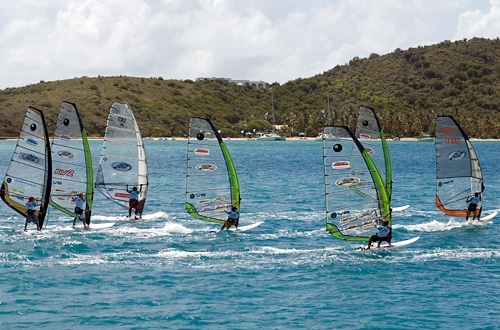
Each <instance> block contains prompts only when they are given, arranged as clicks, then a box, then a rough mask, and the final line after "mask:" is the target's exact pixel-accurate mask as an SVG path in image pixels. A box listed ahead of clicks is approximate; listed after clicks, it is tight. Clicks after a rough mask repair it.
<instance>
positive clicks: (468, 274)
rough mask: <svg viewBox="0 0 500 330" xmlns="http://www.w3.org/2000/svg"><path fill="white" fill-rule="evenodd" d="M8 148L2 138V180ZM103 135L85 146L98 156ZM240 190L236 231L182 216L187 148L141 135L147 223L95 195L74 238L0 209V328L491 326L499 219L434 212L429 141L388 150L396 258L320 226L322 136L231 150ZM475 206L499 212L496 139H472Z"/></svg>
mask: <svg viewBox="0 0 500 330" xmlns="http://www.w3.org/2000/svg"><path fill="white" fill-rule="evenodd" d="M14 145H15V141H1V142H0V175H1V176H2V177H3V175H4V173H5V170H6V168H7V163H8V161H9V160H10V157H11V154H12V151H13V150H14ZM100 145H101V142H100V141H93V142H92V147H93V154H94V161H95V164H97V161H98V157H99V154H100V150H99V148H100ZM227 145H228V148H229V150H230V151H231V154H232V156H233V160H234V161H235V163H236V168H237V170H238V173H239V179H240V183H241V188H242V193H241V194H242V198H243V199H242V204H241V205H242V208H241V213H242V216H241V221H240V222H241V224H247V223H251V222H255V221H264V224H263V225H261V226H260V227H258V228H256V229H254V230H252V231H248V232H244V233H230V232H224V233H221V234H217V235H214V234H211V233H210V231H211V230H216V229H218V226H217V225H214V224H209V223H204V222H200V221H198V220H195V219H192V218H191V217H190V216H189V215H188V214H187V213H186V212H185V210H184V196H185V179H184V177H185V172H184V171H185V164H186V142H185V141H146V147H147V152H148V161H149V168H150V190H149V194H148V201H147V203H146V208H145V215H144V216H143V218H144V220H143V221H141V222H129V221H127V220H125V215H126V213H127V210H124V209H122V208H121V207H120V206H119V205H116V204H113V203H110V202H108V201H106V200H105V199H104V197H102V196H101V195H100V194H96V197H95V199H94V201H95V202H94V212H93V214H94V217H93V223H95V224H97V223H104V222H110V221H115V222H116V224H115V225H114V226H113V227H111V228H108V229H102V230H93V231H92V230H91V231H83V230H72V229H71V219H69V218H68V217H66V216H64V215H63V214H61V213H59V212H57V211H55V210H51V212H50V214H49V222H48V225H47V227H46V228H45V230H44V231H43V232H42V233H41V234H37V233H36V232H35V230H34V228H33V227H31V229H30V232H29V233H28V234H24V233H23V232H22V229H23V225H24V219H22V218H21V217H20V216H19V215H18V214H17V213H14V211H12V210H11V209H10V208H9V207H7V206H6V205H5V204H4V203H1V202H0V212H1V214H2V217H1V219H2V222H1V223H0V242H1V243H0V267H1V282H0V327H3V328H6V329H18V328H33V329H34V328H46V329H88V328H90V327H92V328H94V329H104V328H106V329H108V328H112V329H160V328H164V329H168V328H169V329H194V328H206V329H223V328H224V329H257V328H266V329H304V328H309V329H370V330H371V329H374V328H375V329H408V328H411V329H430V328H436V329H459V328H460V329H498V328H499V326H498V324H499V318H498V310H500V298H499V292H500V265H499V262H500V252H499V250H498V247H499V244H500V239H499V237H498V235H499V223H500V220H499V219H500V216H498V217H497V218H495V219H494V220H493V221H492V222H490V223H488V224H486V225H484V226H474V225H468V224H465V223H464V219H459V218H451V217H448V216H446V215H444V214H441V213H440V212H439V211H438V210H437V208H436V207H435V204H434V196H435V194H434V193H435V191H434V187H435V176H434V171H435V168H434V166H435V165H434V162H435V159H434V145H433V143H424V142H405V141H398V142H390V148H391V155H392V159H393V170H394V194H393V206H399V205H405V204H410V205H411V207H410V208H409V209H408V210H406V211H403V212H399V213H395V214H394V215H393V221H394V234H393V237H394V238H393V239H394V240H403V239H407V238H411V237H414V236H420V237H421V238H420V240H419V241H417V242H416V243H415V244H413V245H411V246H409V247H407V248H401V249H395V250H391V251H373V252H361V251H356V247H357V245H356V244H354V243H349V242H344V241H339V240H336V239H334V238H333V237H331V236H330V235H329V234H327V233H326V231H325V229H324V224H325V219H324V204H325V201H324V196H323V195H324V188H323V168H322V149H321V142H316V141H312V140H309V141H285V142H279V141H278V142H269V141H268V142H264V141H234V140H232V141H227ZM474 146H475V147H476V151H477V153H478V155H479V157H480V160H481V165H482V167H483V172H484V176H485V182H486V191H485V199H484V205H483V206H484V210H485V211H484V213H485V214H486V213H489V212H490V211H493V210H499V205H500V178H499V177H498V175H497V168H498V165H497V161H498V159H499V158H500V148H499V147H500V142H474Z"/></svg>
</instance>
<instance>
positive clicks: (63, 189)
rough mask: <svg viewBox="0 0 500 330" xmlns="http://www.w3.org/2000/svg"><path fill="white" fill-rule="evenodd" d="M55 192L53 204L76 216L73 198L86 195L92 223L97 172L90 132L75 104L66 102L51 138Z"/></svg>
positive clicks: (52, 199) (51, 201)
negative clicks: (93, 161)
mask: <svg viewBox="0 0 500 330" xmlns="http://www.w3.org/2000/svg"><path fill="white" fill-rule="evenodd" d="M51 150H52V168H53V173H52V191H51V194H50V205H51V206H52V207H54V208H55V209H57V210H59V211H61V212H63V213H65V214H67V215H70V216H72V217H73V216H74V210H75V202H74V199H75V198H76V197H77V196H78V194H79V193H84V194H85V195H86V197H85V198H86V203H85V222H86V223H87V224H90V216H91V212H92V200H93V198H94V170H93V168H92V154H91V151H90V146H89V142H88V139H87V131H86V130H85V128H84V127H83V123H82V119H81V117H80V114H79V112H78V109H77V107H76V104H74V103H71V102H66V101H63V102H62V103H61V106H60V107H59V114H58V116H57V123H56V129H55V131H54V138H53V139H52V145H51Z"/></svg>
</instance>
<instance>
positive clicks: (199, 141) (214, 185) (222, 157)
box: [186, 118, 240, 223]
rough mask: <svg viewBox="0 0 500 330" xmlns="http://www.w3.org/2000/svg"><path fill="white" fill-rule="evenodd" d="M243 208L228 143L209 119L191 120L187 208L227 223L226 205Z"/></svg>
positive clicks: (196, 214)
mask: <svg viewBox="0 0 500 330" xmlns="http://www.w3.org/2000/svg"><path fill="white" fill-rule="evenodd" d="M231 205H234V206H236V208H237V209H238V210H239V209H240V186H239V182H238V177H237V174H236V169H235V166H234V164H233V161H232V159H231V155H230V154H229V150H228V149H227V147H226V144H225V143H224V141H223V140H222V138H221V136H220V134H219V132H218V131H217V129H216V128H215V127H214V125H213V124H212V122H211V121H210V120H209V119H202V118H192V119H191V120H190V122H189V136H188V145H187V170H186V210H187V211H188V213H189V214H191V215H192V216H193V217H194V218H196V219H199V220H204V221H208V222H215V223H223V222H224V221H225V220H226V219H227V214H226V213H225V211H226V209H227V208H228V207H230V206H231Z"/></svg>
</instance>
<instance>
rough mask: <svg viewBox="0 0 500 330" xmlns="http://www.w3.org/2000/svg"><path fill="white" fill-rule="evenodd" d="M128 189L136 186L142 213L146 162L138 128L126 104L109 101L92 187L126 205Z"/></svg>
mask: <svg viewBox="0 0 500 330" xmlns="http://www.w3.org/2000/svg"><path fill="white" fill-rule="evenodd" d="M127 186H128V189H129V190H130V189H132V187H137V189H138V190H140V195H139V204H138V207H137V214H138V215H139V216H140V215H142V212H143V209H144V205H145V203H146V195H147V191H148V165H147V160H146V150H145V149H144V143H143V140H142V136H141V132H140V130H139V127H138V125H137V122H136V120H135V117H134V114H133V113H132V109H131V108H130V106H129V105H128V104H121V103H113V105H112V106H111V108H110V110H109V116H108V121H107V126H106V132H105V134H104V141H103V145H102V152H101V158H100V161H99V168H98V171H97V178H96V181H95V187H96V189H97V190H98V191H100V192H101V193H102V194H103V195H104V196H106V198H108V199H109V200H111V201H113V202H115V203H118V204H120V205H122V206H123V207H125V208H127V209H128V207H129V197H130V195H129V192H128V191H127Z"/></svg>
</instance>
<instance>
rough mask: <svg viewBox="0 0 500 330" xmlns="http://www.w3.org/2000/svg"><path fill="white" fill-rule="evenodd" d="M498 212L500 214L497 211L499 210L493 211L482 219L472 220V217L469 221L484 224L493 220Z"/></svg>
mask: <svg viewBox="0 0 500 330" xmlns="http://www.w3.org/2000/svg"><path fill="white" fill-rule="evenodd" d="M497 214H498V212H497V211H495V212H493V213H490V214H488V215H487V216H484V217H482V218H481V219H479V220H471V219H469V220H468V221H467V223H472V224H473V223H480V224H483V223H485V222H488V221H490V220H491V219H493V218H494V217H496V215H497Z"/></svg>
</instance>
